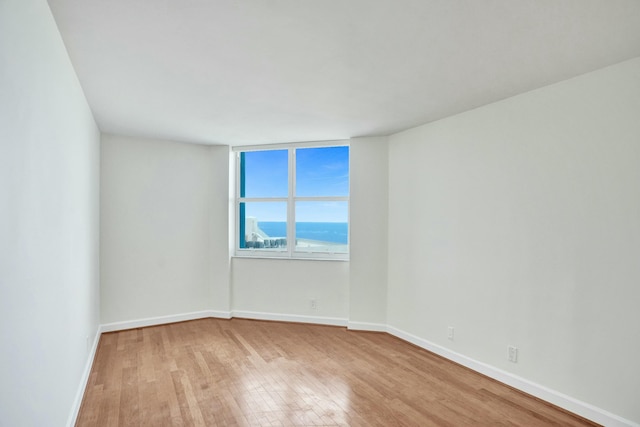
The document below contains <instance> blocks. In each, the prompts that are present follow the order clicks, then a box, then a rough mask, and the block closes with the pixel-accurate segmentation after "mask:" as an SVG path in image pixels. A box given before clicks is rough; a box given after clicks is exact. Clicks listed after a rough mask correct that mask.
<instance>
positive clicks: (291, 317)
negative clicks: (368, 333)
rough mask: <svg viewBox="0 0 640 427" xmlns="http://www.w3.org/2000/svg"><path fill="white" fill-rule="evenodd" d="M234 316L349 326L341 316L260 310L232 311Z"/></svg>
mask: <svg viewBox="0 0 640 427" xmlns="http://www.w3.org/2000/svg"><path fill="white" fill-rule="evenodd" d="M231 316H232V317H242V318H245V319H255V320H275V321H278V322H299V323H313V324H316V325H331V326H347V319H343V318H340V317H321V316H303V315H297V314H280V313H262V312H259V311H238V310H234V311H232V312H231Z"/></svg>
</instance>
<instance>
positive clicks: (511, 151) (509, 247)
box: [387, 58, 640, 423]
mask: <svg viewBox="0 0 640 427" xmlns="http://www.w3.org/2000/svg"><path fill="white" fill-rule="evenodd" d="M639 118H640V58H638V59H634V60H631V61H628V62H625V63H621V64H619V65H616V66H612V67H609V68H606V69H603V70H600V71H597V72H593V73H590V74H586V75H583V76H580V77H577V78H574V79H571V80H567V81H564V82H561V83H559V84H555V85H553V86H549V87H545V88H543V89H540V90H537V91H534V92H529V93H526V94H523V95H520V96H517V97H514V98H510V99H507V100H505V101H502V102H498V103H495V104H491V105H488V106H485V107H482V108H479V109H476V110H473V111H469V112H467V113H464V114H460V115H457V116H454V117H450V118H448V119H445V120H441V121H439V122H435V123H432V124H428V125H425V126H421V127H418V128H414V129H411V130H408V131H405V132H402V133H399V134H396V135H393V136H391V137H390V143H389V147H390V150H389V178H390V179H389V267H388V268H389V272H388V274H389V295H388V298H389V301H388V313H387V315H388V322H389V324H390V325H391V326H392V327H395V328H397V329H399V330H402V331H406V332H408V333H410V334H413V335H415V336H417V337H420V338H422V339H425V340H428V341H430V342H432V343H435V344H437V345H440V346H444V347H446V348H449V349H451V350H452V351H455V352H458V353H461V354H463V355H465V356H468V357H471V358H473V359H475V360H478V361H480V362H484V363H487V364H489V365H492V366H494V367H497V368H499V369H502V370H505V371H508V372H511V373H512V374H514V375H517V376H520V377H522V378H525V379H526V380H529V381H532V382H535V383H538V384H540V385H543V386H546V387H548V388H550V389H553V390H556V391H558V392H560V393H564V394H566V395H569V396H572V397H574V398H576V399H579V400H581V401H583V402H586V403H588V404H591V405H595V406H596V407H598V408H602V409H604V410H606V411H609V412H611V413H613V414H617V415H619V416H621V417H624V418H626V419H628V420H632V421H634V422H636V423H637V422H640V405H639V404H638V396H640V365H638V364H637V363H635V361H637V360H640V338H639V337H640V310H638V301H640V286H638V283H640V262H638V260H640V191H639V188H638V185H639V183H640V167H639V165H640V119H639ZM448 326H453V327H454V328H455V334H454V340H453V341H450V340H448V339H447V328H448ZM510 344H511V345H515V346H517V347H518V348H519V355H518V356H519V358H518V362H517V363H515V364H514V363H510V362H508V361H507V345H510Z"/></svg>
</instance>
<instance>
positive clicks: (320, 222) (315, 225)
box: [296, 202, 349, 253]
mask: <svg viewBox="0 0 640 427" xmlns="http://www.w3.org/2000/svg"><path fill="white" fill-rule="evenodd" d="M296 250H297V251H303V252H328V253H348V252H349V205H348V203H347V202H296Z"/></svg>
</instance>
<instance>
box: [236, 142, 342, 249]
mask: <svg viewBox="0 0 640 427" xmlns="http://www.w3.org/2000/svg"><path fill="white" fill-rule="evenodd" d="M323 147H348V148H349V180H351V150H350V144H349V140H339V141H318V142H311V143H288V144H268V145H257V146H237V147H233V148H232V153H233V155H234V159H233V161H234V162H235V181H234V186H235V190H234V199H235V200H234V205H235V206H234V215H235V217H234V218H235V219H234V223H235V227H234V228H235V230H234V237H233V247H234V256H236V257H246V258H276V259H321V260H341V261H348V260H349V256H350V249H351V203H350V198H351V197H350V196H351V188H350V187H351V186H350V185H349V194H348V195H347V196H296V150H297V149H304V148H323ZM276 150H287V156H288V161H287V165H288V170H287V176H288V185H287V196H286V197H241V196H240V192H241V188H240V187H241V185H240V184H241V183H240V177H241V173H242V171H241V161H240V159H241V153H244V152H255V151H276ZM322 201H328V202H335V201H337V202H346V203H347V251H346V252H326V251H319V252H312V251H303V250H296V244H295V242H296V230H295V228H296V219H295V218H296V212H295V210H296V202H322ZM252 202H280V203H282V202H284V203H286V209H287V218H286V223H287V228H286V230H287V246H286V248H283V249H276V248H270V249H262V248H240V231H241V227H242V224H241V223H240V222H241V221H240V205H241V203H252ZM290 242H292V243H293V244H291V243H290Z"/></svg>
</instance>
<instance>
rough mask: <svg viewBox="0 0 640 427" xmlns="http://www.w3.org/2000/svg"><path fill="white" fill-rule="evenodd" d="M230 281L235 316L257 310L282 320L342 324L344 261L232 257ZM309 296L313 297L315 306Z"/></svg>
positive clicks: (345, 287)
mask: <svg viewBox="0 0 640 427" xmlns="http://www.w3.org/2000/svg"><path fill="white" fill-rule="evenodd" d="M231 283H232V290H231V294H232V298H231V300H232V308H233V312H234V315H235V316H239V317H253V318H263V317H264V316H262V315H261V314H269V315H275V316H274V317H272V318H277V319H283V320H304V321H309V322H316V321H317V322H320V323H322V322H324V321H325V320H328V321H327V322H326V323H331V324H342V325H346V320H347V317H348V315H349V263H348V262H346V261H320V260H278V259H257V258H233V260H232V262H231ZM312 299H315V300H316V301H317V308H316V309H315V310H314V309H313V308H312V307H311V300H312ZM300 316H307V317H308V318H301V317H300ZM323 319H324V320H323Z"/></svg>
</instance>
